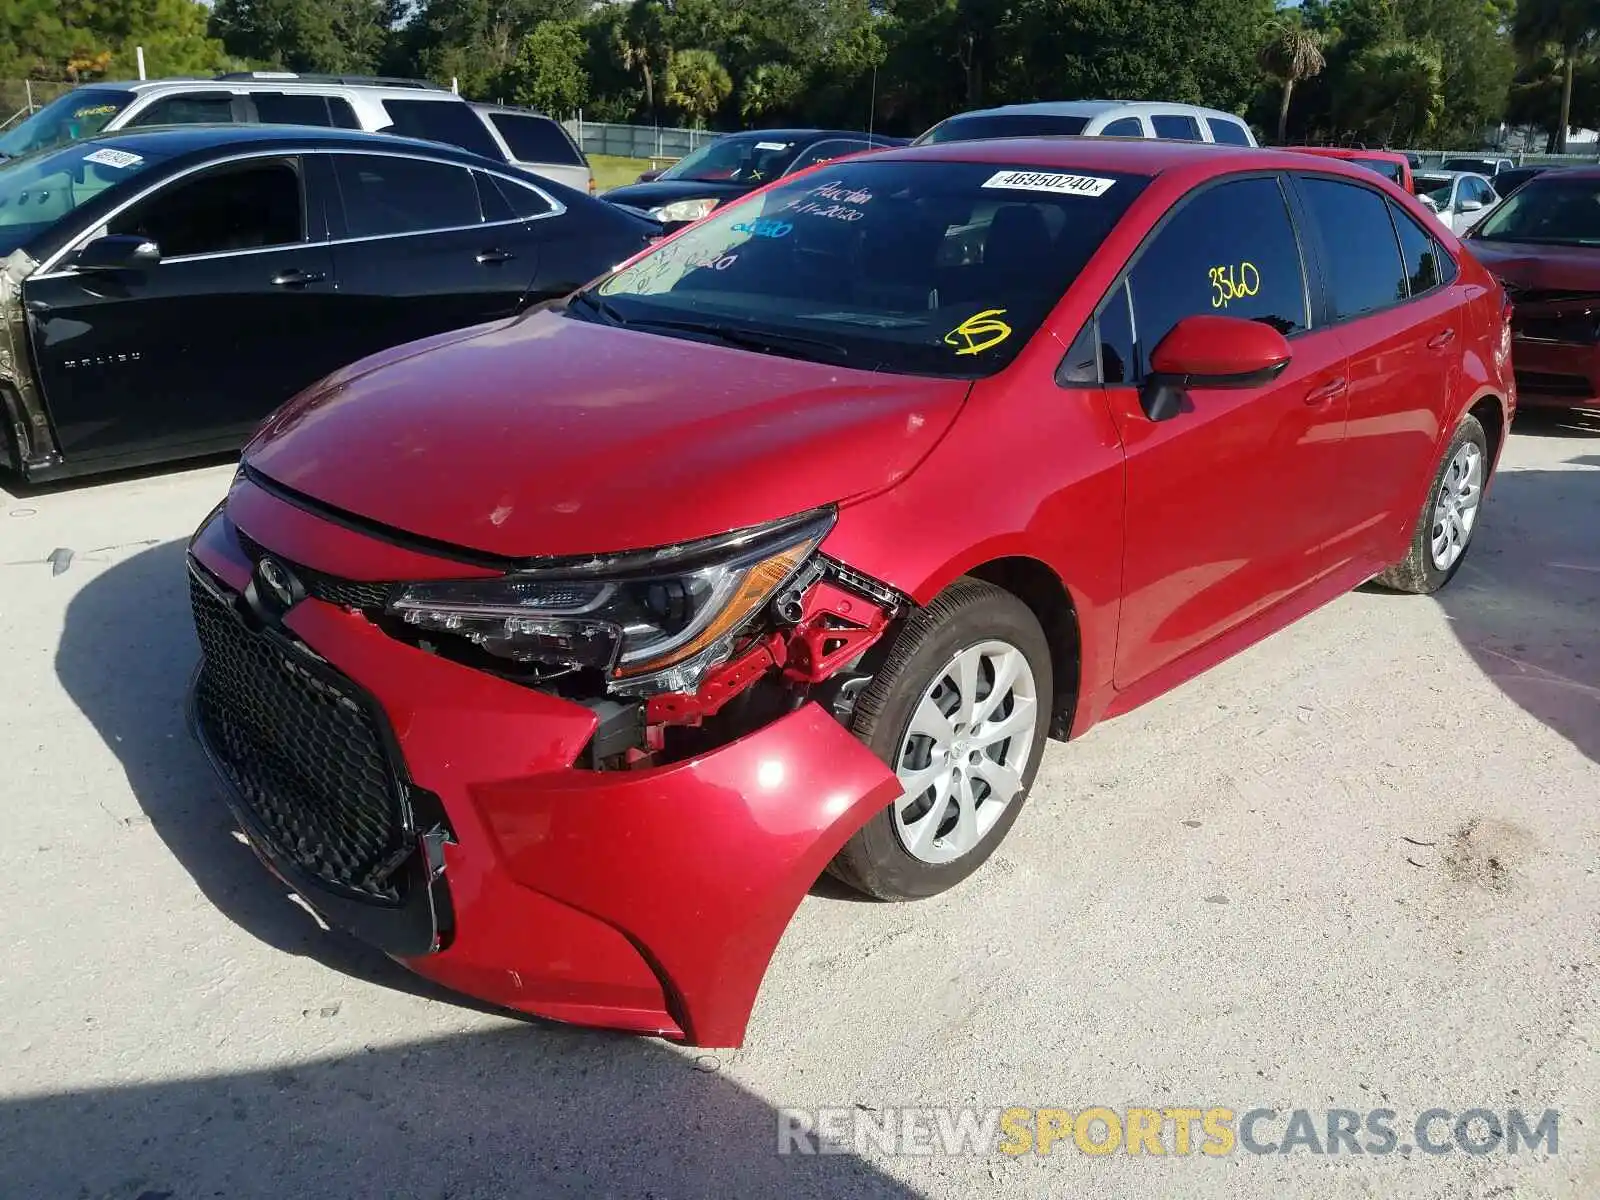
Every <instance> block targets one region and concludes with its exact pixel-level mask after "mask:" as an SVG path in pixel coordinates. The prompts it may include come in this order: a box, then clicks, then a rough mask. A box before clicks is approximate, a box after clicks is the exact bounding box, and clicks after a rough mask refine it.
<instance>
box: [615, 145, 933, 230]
mask: <svg viewBox="0 0 1600 1200" xmlns="http://www.w3.org/2000/svg"><path fill="white" fill-rule="evenodd" d="M905 144H906V139H905V138H891V137H880V136H878V135H876V134H867V133H850V132H848V131H846V130H839V129H762V130H757V131H756V132H754V133H730V134H728V135H727V136H725V137H719V138H717V139H716V140H715V141H712V142H707V143H706V144H705V145H704V146H701V147H700V148H699V149H698V150H694V151H692V152H690V153H689V154H687V155H685V156H684V157H683V158H680V159H679V160H678V161H677V162H675V163H673V164H672V165H671V166H670V167H668V168H667V169H666V170H665V171H662V172H661V173H660V174H659V175H657V176H656V177H655V178H654V179H652V180H651V181H650V182H648V183H634V184H629V185H628V186H627V187H620V188H613V189H612V190H611V191H609V192H607V193H606V194H605V198H606V199H607V200H611V201H614V202H615V203H617V204H626V205H628V206H629V207H631V208H636V209H640V210H641V211H643V212H647V213H649V214H650V215H651V216H652V217H654V218H656V219H657V220H658V221H663V222H666V223H667V224H669V225H681V224H685V223H687V222H689V221H698V220H699V219H700V218H701V217H703V216H705V215H706V214H707V213H709V212H710V211H711V210H712V209H713V208H715V207H716V206H717V205H719V204H722V203H724V202H726V201H728V200H733V199H736V198H738V197H739V196H743V195H744V194H745V193H746V192H752V191H754V190H755V189H756V188H758V187H762V186H763V185H765V184H768V183H771V182H772V181H773V180H774V179H779V178H781V177H783V176H784V175H793V174H794V173H795V172H796V171H803V170H805V169H806V168H807V167H814V166H816V165H817V164H818V163H824V162H827V161H828V160H829V159H833V158H842V157H843V156H844V155H846V154H859V153H861V152H862V151H864V150H882V149H886V148H887V147H889V146H904V145H905Z"/></svg>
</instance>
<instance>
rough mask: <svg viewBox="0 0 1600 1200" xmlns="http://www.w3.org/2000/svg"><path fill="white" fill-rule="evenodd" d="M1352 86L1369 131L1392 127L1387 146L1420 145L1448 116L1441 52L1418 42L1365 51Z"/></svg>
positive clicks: (1386, 135)
mask: <svg viewBox="0 0 1600 1200" xmlns="http://www.w3.org/2000/svg"><path fill="white" fill-rule="evenodd" d="M1352 82H1353V83H1354V85H1355V88H1356V90H1357V94H1358V95H1359V96H1360V102H1359V104H1358V108H1359V110H1360V111H1361V112H1362V115H1363V118H1364V120H1365V122H1366V124H1367V127H1368V128H1369V129H1370V128H1375V127H1376V126H1377V125H1378V124H1380V123H1385V124H1386V125H1387V128H1386V129H1385V130H1384V133H1383V144H1384V145H1385V146H1396V145H1404V146H1409V145H1414V144H1415V143H1416V141H1417V140H1418V139H1419V138H1420V137H1421V136H1422V135H1424V134H1426V133H1428V132H1429V131H1431V130H1432V129H1433V127H1434V126H1435V125H1437V124H1438V123H1439V118H1440V117H1442V116H1443V115H1444V69H1443V67H1442V66H1441V65H1440V62H1439V56H1438V55H1437V54H1435V53H1434V52H1433V51H1432V50H1430V49H1428V48H1427V47H1425V46H1421V45H1419V44H1417V43H1416V42H1386V43H1384V44H1383V45H1380V46H1373V47H1372V48H1370V49H1368V50H1364V51H1363V52H1362V53H1361V55H1360V57H1358V58H1357V59H1356V62H1355V72H1354V78H1353V79H1352Z"/></svg>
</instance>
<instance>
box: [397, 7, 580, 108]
mask: <svg viewBox="0 0 1600 1200" xmlns="http://www.w3.org/2000/svg"><path fill="white" fill-rule="evenodd" d="M588 7H589V5H588V0H422V6H421V7H420V8H418V9H417V10H416V11H415V12H414V13H413V14H412V17H411V20H410V23H409V24H408V26H407V29H406V37H405V46H406V51H405V54H406V56H407V57H408V58H409V59H410V60H411V62H412V63H414V66H413V67H412V69H411V72H410V73H413V74H421V75H424V76H426V77H427V78H429V79H433V80H436V81H438V82H440V83H443V82H445V81H447V80H450V79H454V80H456V81H457V85H458V86H459V87H460V89H461V92H462V94H463V95H466V96H474V97H493V96H495V95H496V94H497V89H498V88H500V87H502V86H503V84H504V81H505V79H506V74H507V72H508V71H509V70H510V68H511V64H512V62H513V61H514V60H515V59H516V57H517V54H518V53H519V52H520V50H521V48H522V40H523V38H525V37H526V36H527V35H528V34H530V33H532V32H533V29H534V26H536V25H538V24H539V22H540V21H575V20H578V19H579V18H580V17H582V16H583V15H584V14H585V13H586V12H587V11H588Z"/></svg>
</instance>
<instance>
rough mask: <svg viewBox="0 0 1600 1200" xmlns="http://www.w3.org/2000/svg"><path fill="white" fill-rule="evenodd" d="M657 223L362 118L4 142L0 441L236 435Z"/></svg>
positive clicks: (20, 452)
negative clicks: (353, 370)
mask: <svg viewBox="0 0 1600 1200" xmlns="http://www.w3.org/2000/svg"><path fill="white" fill-rule="evenodd" d="M462 107H463V109H465V107H466V106H464V105H463V106H462ZM467 111H470V110H467ZM659 232H660V226H659V225H658V224H657V223H655V222H651V221H647V220H644V219H642V218H639V217H635V216H630V215H628V214H627V213H625V212H624V211H622V210H621V209H618V208H614V207H612V206H611V205H608V204H605V203H602V202H601V201H598V200H594V199H591V198H590V197H589V196H587V195H586V194H584V193H582V192H578V191H575V190H573V189H571V188H566V187H563V186H562V185H560V184H558V183H554V182H551V181H549V180H542V179H538V178H536V177H534V176H532V175H528V174H526V173H524V172H521V171H517V170H515V169H514V168H512V167H509V166H507V165H506V164H504V163H498V162H494V161H492V160H490V159H485V158H480V157H477V156H475V155H470V154H467V153H465V152H464V151H459V150H456V149H454V148H452V147H448V146H443V145H440V144H438V143H432V142H419V141H412V140H410V139H402V138H394V137H386V136H379V135H375V134H363V133H356V132H352V131H345V130H332V129H330V130H314V129H288V128H269V127H263V126H256V127H243V126H193V127H189V128H183V129H166V130H150V131H145V132H138V133H120V134H116V133H114V134H106V135H102V136H99V137H94V138H89V139H86V140H82V141H76V142H71V143H68V144H67V145H64V146H59V147H57V148H56V149H54V150H45V151H39V152H37V153H35V154H32V155H29V156H28V157H26V158H23V159H19V160H17V161H16V162H11V163H4V164H0V260H3V262H4V267H3V270H0V413H3V415H4V420H3V422H0V463H3V464H5V465H9V466H10V467H12V468H14V469H17V470H20V471H21V473H22V474H23V475H24V476H25V477H26V478H28V479H30V480H41V479H46V478H50V477H54V476H60V475H70V474H76V473H82V472H88V471H97V470H102V469H105V468H109V467H114V466H129V465H134V464H138V463H148V462H155V461H161V460H165V459H172V458H180V457H184V456H189V455H194V454H203V453H210V452H214V451H220V450H226V449H232V448H235V447H237V446H239V445H241V444H242V443H243V442H244V440H245V439H246V437H248V436H249V433H250V431H251V430H253V429H254V428H255V427H256V426H257V425H258V424H259V423H260V421H261V419H262V418H263V417H265V416H266V415H267V414H268V413H270V412H271V411H272V410H273V409H274V408H276V407H277V406H278V405H279V404H281V403H283V402H284V401H285V400H287V399H288V398H289V397H290V396H292V395H294V393H295V392H297V391H299V390H300V389H301V388H302V387H304V386H305V385H306V384H308V383H311V382H312V381H314V380H316V379H319V378H321V377H322V376H324V375H326V374H327V373H328V372H330V371H332V370H334V369H335V368H337V367H339V366H341V365H343V364H344V363H347V362H350V361H352V360H354V359H357V358H361V357H362V356H364V355H368V354H371V353H373V352H374V351H377V350H381V349H383V348H385V347H388V346H393V345H395V344H397V343H400V342H409V341H414V340H415V339H417V338H422V337H427V336H429V335H431V334H435V333H440V332H443V331H446V330H452V329H458V328H461V327H463V326H468V325H475V324H478V323H480V322H483V321H489V320H493V319H496V318H498V317H504V316H509V315H511V314H513V313H516V312H519V311H521V310H522V309H524V308H526V307H528V306H529V305H531V304H535V303H538V302H539V301H541V300H547V299H551V298H554V297H558V296H563V295H565V294H566V293H568V292H570V291H571V290H572V289H573V288H575V287H577V286H579V285H580V284H582V283H584V282H585V281H586V280H589V279H592V278H594V277H595V276H596V275H598V274H601V273H602V272H604V271H606V270H608V269H610V268H611V267H613V266H615V265H616V264H617V263H619V262H622V261H623V260H624V259H626V258H628V257H629V256H630V255H632V254H634V253H636V252H637V251H639V250H641V249H643V248H644V247H645V246H646V245H647V244H648V242H649V239H650V238H651V237H652V236H653V235H657V234H659Z"/></svg>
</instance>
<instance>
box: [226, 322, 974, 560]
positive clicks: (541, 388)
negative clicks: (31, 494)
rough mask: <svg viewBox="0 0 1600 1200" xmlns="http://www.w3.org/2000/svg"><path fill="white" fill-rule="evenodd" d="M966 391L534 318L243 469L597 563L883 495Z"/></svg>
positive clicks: (286, 423) (288, 415)
mask: <svg viewBox="0 0 1600 1200" xmlns="http://www.w3.org/2000/svg"><path fill="white" fill-rule="evenodd" d="M968 390H969V384H968V383H966V382H965V381H961V380H932V379H923V378H913V377H909V376H896V375H883V374H876V373H873V372H870V371H858V370H848V369H843V368H840V367H834V366H827V365H822V364H817V363H808V362H800V361H796V360H793V359H787V358H778V357H775V356H772V355H764V354H756V353H751V352H747V351H743V350H733V349H726V348H723V347H720V346H711V345H706V344H705V343H701V342H691V341H687V340H684V339H681V338H669V337H662V336H658V335H654V334H648V333H641V332H636V331H631V330H627V329H618V328H614V327H610V326H603V325H597V324H590V323H588V322H585V321H579V320H574V319H571V318H568V317H563V316H560V315H558V314H554V313H548V312H541V313H534V314H530V315H528V316H525V317H521V318H518V319H517V320H514V321H509V322H504V323H499V324H495V325H485V326H478V327H476V328H473V329H470V330H462V331H458V332H456V333H453V334H445V335H441V336H439V337H434V338H430V339H427V340H426V341H423V342H417V343H413V344H411V345H409V346H402V347H398V348H396V349H394V350H389V351H386V352H384V353H383V354H379V355H376V356H374V357H372V358H369V359H366V360H363V361H362V362H359V363H356V364H355V365H354V366H351V367H348V368H346V369H345V370H343V371H340V372H339V373H337V374H335V375H333V376H330V377H329V378H328V379H326V380H324V381H323V382H322V383H320V384H317V385H316V386H314V387H312V388H311V389H310V390H308V391H307V392H305V393H304V394H302V395H301V396H299V397H298V398H296V399H295V400H293V401H291V402H290V403H289V404H288V405H286V406H285V407H284V408H283V409H281V410H280V411H279V412H278V413H277V414H276V415H274V416H273V417H272V419H271V420H269V421H268V422H267V424H266V425H265V426H264V427H263V428H262V430H261V432H260V433H259V434H257V436H256V438H255V440H254V441H253V442H252V443H251V444H250V446H249V448H248V449H247V450H246V451H245V461H246V462H247V463H248V464H249V465H250V466H251V467H252V468H253V469H255V470H257V471H259V472H261V473H262V474H263V475H266V476H267V477H268V478H270V479H272V480H275V481H277V482H278V483H280V484H282V485H284V486H285V487H289V488H293V489H294V490H296V491H299V492H302V493H304V494H306V495H307V496H310V497H312V498H313V499H316V500H320V501H322V502H323V503H326V504H329V505H332V506H333V507H335V508H339V509H343V510H345V511H347V512H349V513H353V514H356V515H358V516H362V517H366V518H369V519H371V520H374V521H379V522H382V523H383V524H386V525H390V526H393V527H396V528H399V529H403V530H406V531H408V532H411V533H415V534H420V535H424V536H426V537H430V538H436V539H439V540H441V541H445V542H449V543H452V544H454V545H457V546H462V547H466V548H470V549H475V550H480V551H485V552H488V553H491V554H502V555H508V556H517V557H522V556H537V555H566V554H591V553H596V554H598V553H607V552H612V551H619V550H632V549H641V548H647V547H651V546H659V545H666V544H669V543H672V542H680V541H687V540H690V539H693V538H698V537H706V536H710V535H712V534H716V533H722V532H725V531H727V530H730V529H737V528H741V527H744V526H748V525H755V524H759V523H761V522H764V521H770V520H775V519H777V518H780V517H785V516H789V515H791V514H793V513H796V512H802V511H804V510H805V509H808V508H813V507H815V506H817V505H820V504H826V503H831V502H836V501H843V500H847V499H850V498H852V497H855V496H859V495H863V494H867V493H871V492H875V491H880V490H882V489H884V488H887V487H889V486H891V485H892V484H894V483H896V482H897V481H898V480H900V479H902V478H904V477H905V476H906V475H907V474H908V473H909V472H910V471H911V469H912V468H913V467H915V466H916V464H917V463H918V462H919V461H920V460H921V459H922V457H923V456H924V455H926V454H927V453H928V451H929V450H930V449H932V447H933V445H934V443H935V442H937V441H938V439H939V437H940V435H941V434H943V433H944V431H945V430H946V429H947V428H948V427H949V425H950V422H951V420H952V419H953V418H954V417H955V414H956V412H957V411H958V410H959V409H960V407H961V404H962V401H963V400H964V399H965V397H966V394H967V392H968Z"/></svg>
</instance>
